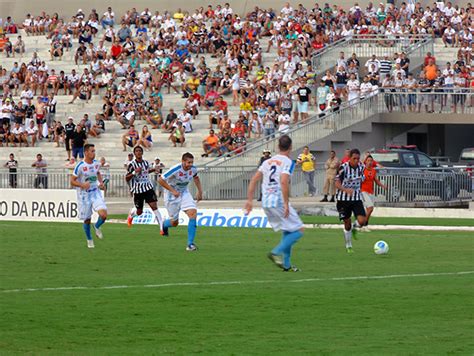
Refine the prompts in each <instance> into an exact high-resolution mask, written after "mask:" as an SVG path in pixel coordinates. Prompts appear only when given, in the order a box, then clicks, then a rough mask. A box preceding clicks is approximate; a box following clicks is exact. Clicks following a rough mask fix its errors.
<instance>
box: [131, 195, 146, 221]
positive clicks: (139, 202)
mask: <svg viewBox="0 0 474 356" xmlns="http://www.w3.org/2000/svg"><path fill="white" fill-rule="evenodd" d="M133 205H134V206H133V208H132V209H131V210H130V212H129V213H128V217H127V225H128V227H132V224H133V218H134V217H135V216H140V215H142V213H143V205H145V198H144V196H143V193H135V194H133Z"/></svg>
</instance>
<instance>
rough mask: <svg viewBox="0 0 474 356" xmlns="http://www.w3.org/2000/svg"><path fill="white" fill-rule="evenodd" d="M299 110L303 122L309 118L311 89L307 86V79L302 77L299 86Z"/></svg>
mask: <svg viewBox="0 0 474 356" xmlns="http://www.w3.org/2000/svg"><path fill="white" fill-rule="evenodd" d="M297 93H298V112H299V113H300V114H301V121H302V122H303V123H305V122H306V120H308V105H309V96H310V94H311V89H309V88H308V87H307V86H306V81H305V80H304V79H302V80H301V81H300V86H299V88H298V91H297Z"/></svg>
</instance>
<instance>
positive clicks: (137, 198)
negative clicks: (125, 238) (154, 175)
mask: <svg viewBox="0 0 474 356" xmlns="http://www.w3.org/2000/svg"><path fill="white" fill-rule="evenodd" d="M133 154H134V155H135V158H134V159H133V160H132V161H131V162H130V163H129V164H128V167H127V174H126V175H125V180H126V181H127V183H129V184H130V191H131V192H132V194H133V203H134V205H135V207H134V208H132V210H131V211H130V214H129V215H128V219H127V223H128V227H131V226H132V223H133V218H134V217H135V216H137V215H142V213H143V205H144V203H145V202H147V204H148V205H149V206H150V208H151V210H153V213H154V214H155V218H156V221H157V222H158V224H159V225H160V233H161V235H164V232H163V219H162V217H161V214H160V211H159V210H158V206H157V203H156V202H157V201H158V198H157V197H156V193H155V186H154V185H153V182H152V180H151V177H150V172H154V171H155V168H152V167H151V165H150V163H148V161H145V160H144V159H143V148H142V147H141V146H136V147H135V148H134V149H133Z"/></svg>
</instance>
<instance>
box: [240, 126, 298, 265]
mask: <svg viewBox="0 0 474 356" xmlns="http://www.w3.org/2000/svg"><path fill="white" fill-rule="evenodd" d="M278 148H279V151H280V152H279V154H278V155H276V156H273V157H272V158H270V159H268V160H266V161H265V162H263V163H262V164H261V165H260V167H259V168H258V171H257V173H255V175H254V176H253V178H252V180H251V181H250V184H249V187H248V197H247V203H246V204H245V212H246V214H249V213H250V212H251V211H252V201H253V196H254V193H255V188H256V186H257V183H258V182H259V181H260V180H261V181H262V207H263V210H264V212H265V214H266V215H267V217H268V221H269V222H270V225H271V226H272V228H273V230H275V231H280V230H281V231H282V239H281V242H280V243H279V244H278V245H277V246H276V247H275V248H274V249H273V250H272V251H271V252H270V253H269V254H268V258H270V260H271V261H272V262H273V263H275V264H276V265H277V266H278V267H280V268H282V269H283V271H292V272H297V271H298V268H297V267H295V266H292V265H291V249H292V247H293V245H294V244H295V243H296V242H297V241H298V240H299V239H300V238H301V236H303V223H302V221H301V219H300V218H299V216H298V214H297V213H296V211H295V209H293V207H292V206H291V205H290V201H289V199H290V198H289V191H290V178H291V175H292V174H293V170H294V169H295V164H294V162H293V161H292V160H291V159H290V155H291V138H290V137H289V136H287V135H283V136H281V137H280V139H279V140H278ZM282 255H283V259H282V258H281V256H282Z"/></svg>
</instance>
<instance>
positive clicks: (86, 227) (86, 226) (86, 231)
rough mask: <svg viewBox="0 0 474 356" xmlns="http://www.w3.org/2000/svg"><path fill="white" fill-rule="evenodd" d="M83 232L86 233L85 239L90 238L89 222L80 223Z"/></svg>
mask: <svg viewBox="0 0 474 356" xmlns="http://www.w3.org/2000/svg"><path fill="white" fill-rule="evenodd" d="M82 227H83V229H84V232H85V233H86V237H87V240H92V235H91V224H82Z"/></svg>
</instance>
